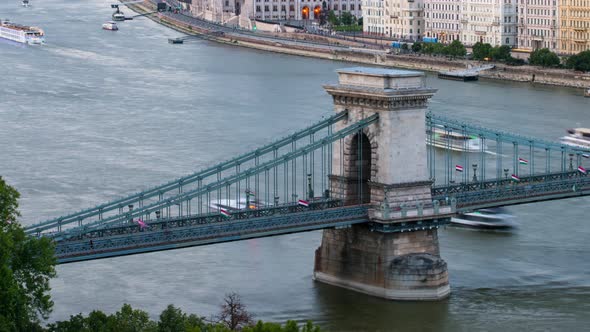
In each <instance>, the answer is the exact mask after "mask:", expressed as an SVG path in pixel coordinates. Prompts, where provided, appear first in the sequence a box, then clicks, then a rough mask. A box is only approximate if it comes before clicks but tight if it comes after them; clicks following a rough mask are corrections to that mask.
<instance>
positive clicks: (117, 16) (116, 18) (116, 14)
mask: <svg viewBox="0 0 590 332" xmlns="http://www.w3.org/2000/svg"><path fill="white" fill-rule="evenodd" d="M113 21H125V14H123V12H121V11H119V10H117V11H116V12H114V13H113Z"/></svg>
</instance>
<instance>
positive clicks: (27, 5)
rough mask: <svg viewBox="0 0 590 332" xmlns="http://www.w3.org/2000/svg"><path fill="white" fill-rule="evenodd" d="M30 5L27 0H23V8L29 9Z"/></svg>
mask: <svg viewBox="0 0 590 332" xmlns="http://www.w3.org/2000/svg"><path fill="white" fill-rule="evenodd" d="M30 6H31V4H30V3H29V0H23V7H30Z"/></svg>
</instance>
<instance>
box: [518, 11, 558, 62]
mask: <svg viewBox="0 0 590 332" xmlns="http://www.w3.org/2000/svg"><path fill="white" fill-rule="evenodd" d="M562 1H563V0H562ZM558 29H559V25H558V10H557V0H519V2H518V48H519V49H522V50H527V51H535V50H537V49H540V48H548V49H550V50H552V51H554V52H559V49H558V47H559V45H558V39H559V38H558V36H559V30H558Z"/></svg>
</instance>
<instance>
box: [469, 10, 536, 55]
mask: <svg viewBox="0 0 590 332" xmlns="http://www.w3.org/2000/svg"><path fill="white" fill-rule="evenodd" d="M525 1H526V0H525ZM516 6H517V4H516V0H463V1H462V3H461V16H460V22H461V42H463V44H466V45H473V44H475V43H477V42H482V43H489V44H491V45H492V46H502V45H507V46H511V47H512V46H516V44H517V43H516V38H517V14H516Z"/></svg>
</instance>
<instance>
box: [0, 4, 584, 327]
mask: <svg viewBox="0 0 590 332" xmlns="http://www.w3.org/2000/svg"><path fill="white" fill-rule="evenodd" d="M124 11H125V10H124ZM126 12H128V13H130V11H129V10H126ZM110 14H111V9H110V8H109V6H108V2H107V1H102V0H80V1H76V2H73V1H66V0H43V1H40V0H39V1H33V7H32V8H29V9H25V8H20V1H17V0H5V1H1V2H0V18H10V19H11V20H12V21H14V22H17V23H21V24H31V25H38V26H40V27H42V28H44V29H45V31H46V34H47V44H46V45H44V46H41V47H27V46H21V45H15V44H11V43H6V42H0V156H2V157H1V158H0V175H2V176H3V177H4V178H5V179H6V180H7V181H8V183H10V184H11V185H13V186H15V187H16V188H17V189H18V190H19V191H20V192H21V194H22V198H21V201H20V203H21V211H22V222H23V224H30V223H33V222H38V221H41V220H45V219H47V218H49V217H53V216H58V215H62V214H65V213H66V212H71V211H74V210H79V209H82V208H84V207H88V206H92V205H95V204H98V203H101V202H104V201H107V200H110V199H113V198H115V197H119V196H123V195H125V194H127V193H131V192H135V191H137V190H139V189H143V188H148V187H151V186H154V185H156V184H160V183H162V182H165V181H168V180H170V179H172V178H176V177H179V176H181V175H185V174H188V173H191V172H193V171H195V170H198V169H201V168H203V167H205V166H207V165H211V164H213V163H215V162H217V161H220V160H223V159H226V158H229V157H230V156H232V155H235V154H236V153H241V152H244V151H246V150H249V149H251V148H253V147H256V146H259V145H262V144H264V143H267V142H269V141H271V140H272V139H273V138H275V137H278V136H283V135H284V134H285V133H286V132H292V131H294V130H296V129H298V128H303V127H305V126H307V125H309V124H310V123H312V122H315V121H317V120H319V119H320V118H321V117H322V116H326V115H329V114H331V112H332V109H331V99H330V98H329V97H328V95H327V94H326V93H325V92H324V91H323V89H322V87H321V86H322V84H324V83H329V82H335V81H336V74H335V72H334V70H336V69H338V68H343V67H347V66H351V64H347V63H338V62H330V61H324V60H317V59H308V58H302V57H294V56H286V55H277V54H270V53H263V52H257V51H252V50H247V49H241V48H235V47H227V46H221V45H217V44H212V43H209V42H204V41H196V42H190V43H186V44H184V45H170V44H168V43H167V41H166V39H167V38H168V37H175V36H178V35H179V34H178V33H177V32H174V31H172V30H169V29H167V28H165V27H162V26H159V25H157V24H155V23H154V22H152V21H149V20H148V19H145V18H141V19H136V20H133V21H128V22H123V23H121V24H119V25H120V28H121V30H120V31H118V32H110V31H103V30H101V29H100V26H101V24H102V23H103V22H104V21H107V20H109V17H110ZM428 85H429V86H432V87H435V88H438V89H439V91H438V94H437V95H436V96H435V97H434V98H433V100H432V103H431V106H430V108H431V109H433V110H436V111H438V112H441V113H445V114H447V115H452V116H456V117H462V118H465V119H468V120H471V121H475V122H479V123H481V124H484V125H486V126H489V127H495V128H501V129H504V130H508V131H514V132H519V133H522V134H526V135H534V136H538V137H541V138H545V139H553V140H555V139H557V138H558V137H559V136H560V135H562V134H563V133H564V129H565V128H568V127H573V126H577V125H585V126H590V117H589V114H588V112H589V111H590V99H584V98H582V97H580V94H581V93H580V91H576V90H573V89H565V88H555V87H547V86H537V85H529V84H520V83H518V84H517V83H508V82H498V81H480V82H476V83H462V82H450V81H441V80H438V79H436V78H435V77H433V76H432V75H429V76H428ZM589 203H590V199H588V198H577V199H569V200H562V201H554V202H545V203H538V204H530V205H522V206H516V207H511V208H509V210H510V212H511V213H512V214H514V215H515V216H516V217H517V220H518V223H519V226H520V227H519V228H518V229H516V230H514V231H512V232H504V233H490V232H475V231H466V230H461V229H456V228H451V227H448V228H446V229H443V230H441V231H440V243H441V253H442V256H443V258H444V259H445V260H446V261H447V263H448V267H449V273H450V278H451V284H452V291H453V293H452V296H451V297H450V299H448V300H446V301H440V302H432V303H420V302H418V303H415V302H403V303H399V302H389V301H385V300H381V299H378V298H373V297H370V296H365V295H361V294H358V293H354V292H351V291H347V290H343V289H340V288H335V287H331V286H327V285H323V284H320V283H316V282H313V281H312V279H311V275H312V270H313V257H314V250H315V249H316V248H317V247H318V245H319V244H320V237H321V232H310V233H300V234H294V235H288V236H279V237H272V238H264V239H256V240H249V241H242V242H234V243H227V244H218V245H211V246H204V247H195V248H188V249H181V250H174V251H166V252H159V253H150V254H144V255H136V256H128V257H121V258H114V259H104V260H98V261H91V262H83V263H76V264H68V265H62V266H58V268H57V270H58V277H57V278H56V279H55V280H53V281H52V287H53V290H52V297H53V299H54V301H55V310H54V312H53V314H52V316H51V318H50V320H51V321H54V320H60V319H66V318H68V317H69V315H70V314H75V313H78V312H84V313H88V312H89V311H91V310H93V309H101V310H104V311H107V312H113V311H115V310H117V309H118V308H120V307H121V305H122V304H123V303H130V304H131V305H132V306H133V307H137V308H142V309H144V310H147V311H148V312H149V313H150V315H152V317H153V318H156V317H157V315H158V314H159V313H160V312H161V311H162V310H163V309H164V308H165V306H166V305H167V304H169V303H173V304H175V305H177V306H180V307H181V308H182V309H183V310H185V311H188V312H192V313H198V314H200V315H204V316H209V315H212V314H214V313H216V312H217V310H218V305H219V303H220V302H221V299H222V298H223V296H224V294H225V293H227V292H230V291H235V292H238V293H239V294H241V295H242V297H243V299H244V301H245V303H246V305H247V307H248V309H249V310H251V311H252V313H254V315H255V316H256V318H259V319H264V320H271V321H284V320H286V319H298V320H304V319H312V320H314V321H316V322H318V323H320V324H322V325H323V326H325V327H327V328H328V329H330V330H333V331H408V330H416V331H430V330H437V331H441V330H442V331H457V330H464V331H473V330H499V329H504V330H524V329H529V330H584V329H588V326H589V324H590V316H589V315H588V314H587V313H588V312H589V311H590V280H589V279H588V276H589V275H590V262H589V260H588V257H589V254H590V243H589V241H588V238H590V224H589V223H590V220H589V217H588V216H589V212H590V208H589V206H588V204H589Z"/></svg>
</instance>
